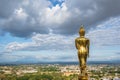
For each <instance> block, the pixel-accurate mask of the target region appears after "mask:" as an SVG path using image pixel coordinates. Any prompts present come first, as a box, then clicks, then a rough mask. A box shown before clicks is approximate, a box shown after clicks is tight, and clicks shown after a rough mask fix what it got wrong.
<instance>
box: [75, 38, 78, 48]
mask: <svg viewBox="0 0 120 80" xmlns="http://www.w3.org/2000/svg"><path fill="white" fill-rule="evenodd" d="M75 47H76V49H78V46H77V40H76V39H75Z"/></svg>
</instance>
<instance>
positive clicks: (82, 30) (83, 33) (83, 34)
mask: <svg viewBox="0 0 120 80" xmlns="http://www.w3.org/2000/svg"><path fill="white" fill-rule="evenodd" d="M79 35H80V36H81V37H84V36H85V29H84V28H83V27H81V28H80V30H79Z"/></svg>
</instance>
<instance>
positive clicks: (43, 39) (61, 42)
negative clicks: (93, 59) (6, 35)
mask: <svg viewBox="0 0 120 80" xmlns="http://www.w3.org/2000/svg"><path fill="white" fill-rule="evenodd" d="M73 44H74V36H63V35H57V34H35V35H34V36H33V37H32V41H31V42H23V43H19V42H11V43H9V44H8V45H7V46H6V47H5V49H6V51H8V52H12V51H20V50H25V51H32V50H33V51H39V50H58V51H59V50H69V49H73V48H74V45H73Z"/></svg>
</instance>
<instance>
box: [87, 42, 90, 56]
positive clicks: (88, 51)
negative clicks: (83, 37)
mask: <svg viewBox="0 0 120 80" xmlns="http://www.w3.org/2000/svg"><path fill="white" fill-rule="evenodd" d="M89 46H90V41H89V40H88V45H87V49H88V57H89Z"/></svg>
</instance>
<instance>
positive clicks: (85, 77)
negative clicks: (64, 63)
mask: <svg viewBox="0 0 120 80" xmlns="http://www.w3.org/2000/svg"><path fill="white" fill-rule="evenodd" d="M78 80H88V76H80V75H79V76H78Z"/></svg>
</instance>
